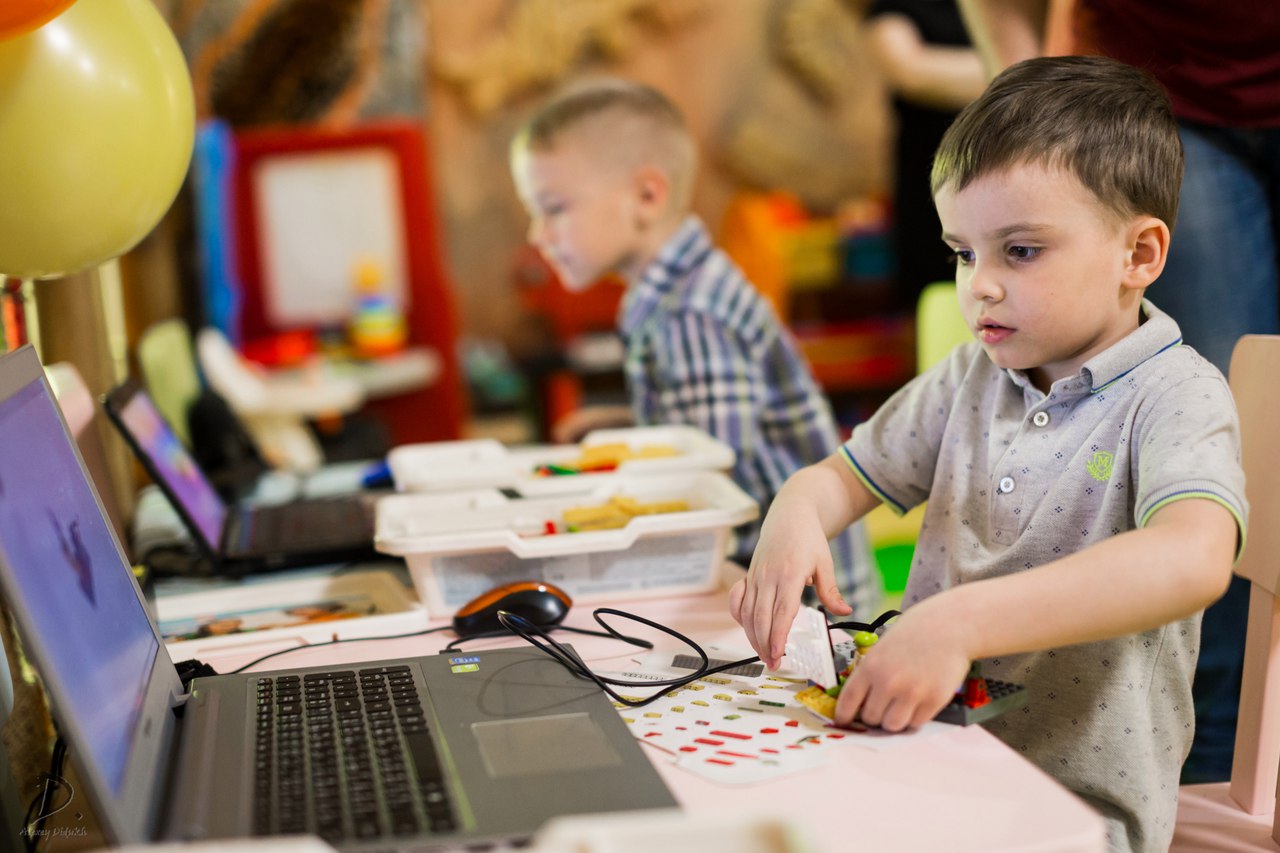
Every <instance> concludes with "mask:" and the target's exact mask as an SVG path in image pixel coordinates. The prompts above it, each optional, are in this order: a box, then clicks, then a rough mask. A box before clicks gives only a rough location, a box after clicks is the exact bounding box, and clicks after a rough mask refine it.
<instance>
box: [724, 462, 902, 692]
mask: <svg viewBox="0 0 1280 853" xmlns="http://www.w3.org/2000/svg"><path fill="white" fill-rule="evenodd" d="M877 503H879V501H878V500H877V499H876V498H875V496H874V495H872V494H871V491H870V490H869V489H867V487H866V486H864V485H863V484H862V482H861V481H860V480H859V479H858V478H857V477H855V476H854V475H853V472H852V471H850V470H849V466H848V464H847V463H845V462H844V460H843V459H841V458H840V457H839V455H836V454H833V455H831V456H829V457H827V458H826V459H824V460H823V461H821V462H818V463H816V464H814V465H810V466H808V467H806V468H802V469H800V470H799V471H797V472H796V473H795V474H793V475H791V477H790V478H789V479H788V480H787V482H786V483H785V484H784V485H783V486H782V488H781V489H780V490H779V491H778V495H777V497H775V498H774V500H773V503H772V505H771V506H770V507H769V512H768V515H766V516H765V519H764V524H762V525H761V527H760V540H759V542H758V543H757V544H756V549H755V554H754V556H753V557H752V559H751V568H750V570H749V571H748V572H747V576H746V577H745V578H743V579H742V580H740V581H738V582H737V583H736V584H734V586H733V589H732V590H730V592H729V612H730V613H732V614H733V618H734V619H736V620H738V623H739V624H741V625H742V627H743V629H744V630H745V631H746V634H747V639H748V641H749V642H750V643H751V647H752V648H753V649H755V650H756V653H757V654H759V655H760V659H761V660H762V661H764V662H765V664H766V665H767V666H768V667H770V668H771V669H773V668H777V666H778V662H779V661H780V660H781V658H782V653H783V649H784V647H785V645H786V641H787V632H788V631H789V630H790V629H791V622H792V620H793V619H795V615H796V611H797V610H798V609H799V607H800V595H801V593H802V592H803V591H804V587H805V585H806V584H813V586H814V588H815V589H816V590H817V592H818V597H819V599H821V601H822V603H823V604H824V605H825V606H826V607H827V609H828V610H830V611H831V612H833V613H836V614H838V615H847V614H849V613H851V612H852V609H851V608H850V607H849V605H848V604H847V603H846V602H845V600H844V599H843V598H842V597H841V596H840V591H839V588H838V587H837V586H836V582H835V574H834V571H833V569H832V565H831V551H830V548H829V547H828V545H827V540H829V539H830V538H831V537H832V536H835V535H836V534H837V533H839V532H840V531H841V530H844V529H845V528H846V527H848V526H849V525H850V524H852V523H853V522H855V521H857V520H858V519H859V518H861V517H862V516H863V515H865V514H867V513H868V512H870V511H871V510H872V509H873V508H874V507H875V506H876V504H877Z"/></svg>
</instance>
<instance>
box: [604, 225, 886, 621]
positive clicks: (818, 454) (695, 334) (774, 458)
mask: <svg viewBox="0 0 1280 853" xmlns="http://www.w3.org/2000/svg"><path fill="white" fill-rule="evenodd" d="M618 330H619V333H620V334H621V336H622V340H623V344H624V345H625V347H626V364H625V370H626V377H627V387H628V391H629V393H630V397H631V408H632V412H633V414H634V415H635V420H636V423H638V424H664V423H678V424H690V425H693V426H696V427H700V428H701V429H703V430H705V431H706V432H708V433H710V434H711V435H713V436H715V437H716V438H718V439H720V440H721V441H723V442H725V443H726V444H728V445H730V446H731V447H733V449H734V450H735V451H737V462H736V463H735V465H734V469H733V472H732V473H733V479H734V480H735V481H737V483H738V485H739V486H741V487H742V488H743V489H744V490H745V491H746V492H747V493H748V494H750V495H751V496H752V497H754V498H755V499H756V500H757V501H759V503H760V511H761V518H763V516H764V513H765V512H767V511H768V509H769V505H770V503H772V501H773V496H774V495H776V494H777V493H778V489H780V488H781V487H782V483H783V481H785V480H786V479H787V477H789V476H790V475H791V474H792V473H794V472H795V471H796V470H798V469H799V468H801V467H803V466H805V465H809V464H811V463H814V462H817V461H819V460H821V459H823V458H825V457H826V456H828V455H830V454H831V453H833V452H834V451H835V450H836V448H837V447H838V446H839V441H838V440H837V435H836V428H835V422H834V420H833V418H832V416H831V410H830V407H829V406H828V404H827V400H826V398H825V397H824V396H823V394H822V391H821V390H820V389H819V387H818V384H817V382H816V381H815V380H814V378H813V375H812V373H811V372H810V370H809V366H808V364H807V363H806V362H805V360H804V357H803V356H802V355H801V354H800V352H799V350H798V349H797V348H796V344H795V342H794V341H793V340H792V338H791V336H790V334H789V333H788V332H787V330H786V329H785V328H784V327H783V326H782V324H781V323H780V322H778V318H777V316H776V315H775V314H774V312H773V309H772V308H771V307H770V306H769V304H768V303H767V302H766V301H765V300H764V299H763V298H761V296H760V294H759V293H758V292H757V291H756V289H755V288H754V287H752V286H751V285H750V284H749V283H748V282H747V281H746V279H745V278H743V276H742V273H741V271H739V270H738V268H737V267H736V266H735V265H734V264H733V262H732V261H731V260H730V259H729V257H728V255H726V254H725V253H724V252H722V251H720V250H719V249H717V248H715V247H714V246H713V245H712V244H711V239H710V236H709V235H708V233H707V230H706V228H705V227H704V226H703V224H702V222H701V221H700V220H699V219H697V218H696V217H693V216H690V217H688V218H687V219H685V221H684V222H683V223H682V224H681V226H680V228H679V230H678V231H677V232H676V233H675V234H674V235H673V236H672V237H671V239H670V240H668V241H667V243H666V245H665V246H663V248H662V250H661V251H660V252H659V253H658V256H657V257H656V258H655V259H654V260H653V262H652V263H650V264H649V266H648V267H647V268H646V269H645V271H644V274H643V275H642V276H641V277H640V279H639V280H638V281H636V282H634V283H633V284H632V285H631V286H630V287H629V288H628V290H627V294H626V297H625V298H624V299H623V302H622V305H621V307H620V309H619V322H618ZM738 535H739V539H738V549H737V552H736V554H735V555H734V556H735V559H737V560H739V561H741V562H742V564H743V565H747V564H748V563H749V562H750V559H751V553H752V551H753V550H754V549H755V544H756V540H757V539H758V538H759V535H760V522H759V521H756V522H755V523H752V524H748V525H743V526H742V527H741V528H739V529H738ZM831 548H832V556H833V558H834V560H835V568H836V580H837V582H838V583H839V586H840V590H841V592H842V593H843V594H844V595H845V596H846V598H847V600H848V601H849V603H850V604H852V605H853V606H854V612H855V614H857V615H858V616H860V617H863V618H870V617H871V616H873V615H874V613H873V608H875V607H876V606H877V603H878V599H879V591H880V585H879V583H878V582H873V581H872V578H873V577H874V575H873V574H872V565H873V564H872V558H871V552H870V548H869V547H868V545H867V540H866V535H865V533H864V531H863V530H862V527H861V525H860V524H858V525H854V526H853V527H851V528H849V529H848V530H846V531H844V532H843V533H841V534H840V535H839V536H837V537H836V538H835V539H833V540H832V542H831Z"/></svg>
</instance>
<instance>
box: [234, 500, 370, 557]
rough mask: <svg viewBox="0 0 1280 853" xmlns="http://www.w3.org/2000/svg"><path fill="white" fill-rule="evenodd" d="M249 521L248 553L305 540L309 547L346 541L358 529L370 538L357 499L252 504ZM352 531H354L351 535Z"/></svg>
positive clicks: (366, 523)
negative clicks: (255, 505)
mask: <svg viewBox="0 0 1280 853" xmlns="http://www.w3.org/2000/svg"><path fill="white" fill-rule="evenodd" d="M251 518H252V522H251V523H250V525H249V541H248V543H247V547H248V550H249V552H250V553H259V552H265V551H272V550H275V549H277V548H279V547H282V546H284V545H289V546H292V545H293V544H294V543H298V542H306V543H307V544H308V548H309V549H317V550H318V549H320V548H323V547H324V546H326V545H349V544H350V543H351V542H352V541H353V539H358V538H360V533H359V532H360V531H364V532H367V533H368V536H369V539H371V540H372V539H373V531H372V527H371V523H370V520H369V512H368V510H367V509H365V507H364V505H363V504H361V503H360V502H359V501H353V500H333V499H318V500H314V501H296V502H293V503H287V504H276V505H270V504H265V505H260V506H257V507H254V510H253V513H252V516H251ZM352 531H357V535H356V536H355V537H353V535H352Z"/></svg>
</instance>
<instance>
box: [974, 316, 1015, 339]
mask: <svg viewBox="0 0 1280 853" xmlns="http://www.w3.org/2000/svg"><path fill="white" fill-rule="evenodd" d="M1013 332H1014V330H1013V329H1011V328H1009V327H1008V326H1001V325H1000V324H999V323H992V322H989V321H987V320H980V321H979V322H978V340H980V341H982V343H984V344H998V343H1000V342H1001V341H1003V340H1005V339H1006V338H1008V337H1009V336H1010V335H1012V334H1013Z"/></svg>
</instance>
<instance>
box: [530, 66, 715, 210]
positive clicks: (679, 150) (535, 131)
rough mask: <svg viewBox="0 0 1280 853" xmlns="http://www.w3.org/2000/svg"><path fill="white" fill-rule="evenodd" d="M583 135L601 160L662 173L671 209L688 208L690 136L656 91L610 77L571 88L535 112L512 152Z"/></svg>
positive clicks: (693, 155) (692, 157)
mask: <svg viewBox="0 0 1280 853" xmlns="http://www.w3.org/2000/svg"><path fill="white" fill-rule="evenodd" d="M584 130H585V131H590V132H593V133H598V134H600V135H601V136H602V137H604V139H606V140H607V144H606V145H604V146H601V153H602V155H605V156H608V157H610V158H612V159H613V160H614V161H615V162H617V163H618V164H619V165H621V166H624V167H627V168H638V167H640V166H654V167H656V168H658V169H660V170H661V171H662V172H663V173H664V174H665V175H666V177H667V180H668V181H669V182H670V185H671V196H670V201H669V202H668V206H669V208H670V209H671V210H673V211H677V212H683V211H685V210H687V209H688V208H689V204H690V198H691V196H692V194H693V177H694V172H695V170H696V168H697V151H696V147H695V145H694V142H693V135H692V134H691V133H690V132H689V127H688V125H687V124H685V120H684V116H682V115H681V114H680V111H679V110H678V109H676V106H675V105H674V104H673V103H671V101H670V100H668V99H667V97H666V96H665V95H663V94H662V93H661V92H659V91H658V90H657V89H654V88H653V87H651V86H646V85H644V84H643V83H636V82H634V81H631V80H622V79H619V78H612V77H609V78H597V79H592V80H585V81H580V82H578V83H575V84H573V85H571V86H569V87H568V88H565V89H564V90H562V91H561V92H559V93H558V94H556V95H554V96H553V97H552V98H551V99H550V100H549V101H547V102H546V103H545V104H543V105H542V106H541V107H540V108H539V109H538V110H537V111H536V112H534V114H533V115H532V116H531V117H530V118H529V119H528V120H527V121H526V122H525V124H524V126H523V127H521V129H520V130H519V131H518V132H517V133H516V135H515V137H514V139H513V140H512V143H511V144H512V150H513V151H520V150H528V151H535V152H536V151H549V150H551V149H553V148H555V147H556V145H557V144H559V143H560V142H561V141H562V140H563V139H564V137H565V136H566V135H568V134H570V133H577V132H579V131H584Z"/></svg>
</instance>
